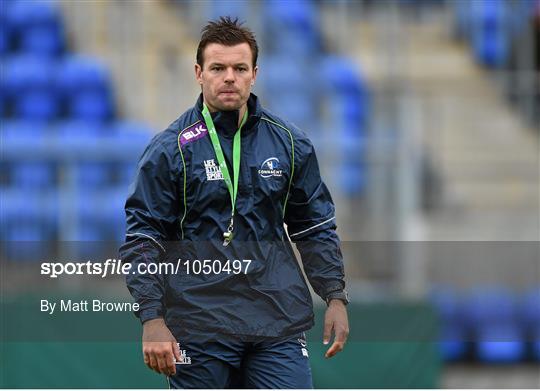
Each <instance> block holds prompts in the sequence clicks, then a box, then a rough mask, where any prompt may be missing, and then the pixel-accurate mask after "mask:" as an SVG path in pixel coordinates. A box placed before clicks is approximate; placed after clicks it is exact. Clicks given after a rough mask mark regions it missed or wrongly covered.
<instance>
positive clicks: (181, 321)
mask: <svg viewBox="0 0 540 391" xmlns="http://www.w3.org/2000/svg"><path fill="white" fill-rule="evenodd" d="M201 111H202V96H201V97H199V100H198V102H197V104H196V105H195V106H194V107H193V108H192V109H190V110H188V111H187V112H185V113H184V114H183V115H182V116H181V117H180V118H179V119H177V120H176V121H175V122H173V123H172V124H171V125H170V126H169V127H168V128H167V129H166V130H165V131H163V132H161V133H159V134H157V135H156V136H155V137H154V138H153V139H152V141H151V142H150V144H149V145H148V147H147V148H146V150H145V152H144V153H143V155H142V157H141V159H140V161H139V164H138V169H137V174H136V177H135V180H134V182H133V183H132V185H131V186H130V190H129V196H128V199H127V201H126V205H125V210H126V216H127V234H126V243H125V244H124V245H123V246H122V247H121V249H120V253H121V257H122V260H123V261H124V262H131V263H132V264H137V263H141V262H144V263H147V264H150V263H159V262H161V263H163V262H173V263H176V262H177V261H178V259H181V260H182V262H181V263H183V262H184V261H185V260H191V261H193V260H200V261H202V260H204V259H210V260H216V259H217V260H219V261H220V262H225V261H226V260H227V259H229V260H230V261H233V260H235V259H238V260H243V259H249V260H251V264H250V265H249V268H248V270H247V273H243V272H242V273H239V274H235V273H231V272H229V273H228V272H222V273H217V274H215V273H209V274H204V273H199V274H194V273H193V271H191V273H189V274H188V271H187V270H186V269H187V267H184V266H181V267H180V268H179V269H178V270H175V272H174V273H170V272H168V273H161V274H154V275H150V274H139V273H134V274H129V275H127V276H126V280H127V285H128V288H129V290H130V292H131V294H132V295H133V297H134V298H135V300H136V301H137V302H138V303H139V305H140V311H139V312H138V313H137V315H138V316H139V318H140V319H141V321H142V322H144V321H146V320H150V319H154V318H157V317H164V318H165V321H166V323H167V325H168V326H169V328H171V329H172V330H199V331H201V330H202V331H205V332H213V333H219V334H221V333H223V334H229V335H230V334H234V335H237V336H244V337H280V336H287V335H292V334H294V333H297V332H300V331H305V330H307V329H309V328H311V327H312V325H313V303H312V300H311V295H310V293H309V289H308V287H307V284H306V281H305V279H304V277H303V275H302V271H301V268H300V265H299V263H298V262H297V260H296V257H295V255H294V253H293V249H292V246H291V242H290V241H289V240H288V237H287V232H286V231H285V228H284V224H283V223H285V224H286V225H287V231H288V236H289V237H290V239H291V241H293V242H295V243H296V246H297V248H298V251H299V253H300V255H301V258H302V264H303V269H304V271H305V273H306V276H307V277H308V279H309V282H310V284H311V286H312V287H313V289H314V291H315V292H316V293H317V294H318V295H319V296H321V297H322V298H323V299H325V298H326V296H327V294H328V293H330V292H335V291H340V290H343V289H344V286H345V284H344V280H343V278H344V274H343V261H342V255H341V251H340V242H339V238H338V236H337V234H336V231H335V229H336V223H335V215H334V205H333V202H332V199H331V197H330V193H329V192H328V189H327V187H326V185H325V184H324V183H323V182H322V180H321V177H320V173H319V167H318V163H317V158H316V156H315V151H314V149H313V145H312V144H311V142H310V141H309V139H308V138H307V136H306V135H305V134H304V133H303V132H302V131H301V130H299V129H298V128H296V127H295V126H293V125H292V124H290V123H287V122H285V121H283V120H281V119H280V118H278V117H276V116H275V115H273V114H271V113H270V112H268V111H267V110H265V109H263V108H262V107H261V106H260V104H259V101H258V99H257V97H256V96H255V95H253V94H252V95H251V96H250V98H249V100H248V113H249V116H248V119H247V122H246V123H245V125H244V127H243V128H242V137H241V151H242V154H241V163H240V174H239V184H238V196H237V201H236V215H235V223H234V239H233V241H232V243H231V245H229V246H227V247H224V246H223V245H222V243H223V232H224V231H225V230H226V229H227V226H228V224H229V221H230V216H231V201H230V196H229V193H228V190H227V186H226V184H225V182H224V181H223V179H222V177H221V173H220V171H219V168H218V167H217V166H218V165H219V164H218V162H217V159H216V157H215V152H214V149H213V147H212V143H211V140H210V136H209V134H208V131H207V129H206V125H205V123H204V120H203V116H202V113H201ZM238 115H239V114H238V111H231V112H218V113H213V114H212V116H213V119H214V123H215V126H216V129H217V132H218V135H219V139H220V142H221V145H222V149H223V153H224V155H225V159H226V161H227V164H228V166H229V171H230V173H231V175H232V164H231V163H232V140H233V136H234V133H235V132H236V129H237V127H238V125H237V124H238ZM135 266H136V265H133V267H132V270H134V267H135Z"/></svg>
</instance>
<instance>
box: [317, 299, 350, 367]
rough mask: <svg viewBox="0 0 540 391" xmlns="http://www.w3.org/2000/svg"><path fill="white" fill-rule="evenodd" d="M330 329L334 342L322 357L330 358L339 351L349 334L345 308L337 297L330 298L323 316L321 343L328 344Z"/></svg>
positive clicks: (330, 335)
mask: <svg viewBox="0 0 540 391" xmlns="http://www.w3.org/2000/svg"><path fill="white" fill-rule="evenodd" d="M332 331H333V332H334V335H335V338H334V343H333V344H332V346H330V348H329V349H328V350H327V351H326V354H325V355H324V357H326V358H330V357H333V356H335V355H336V353H338V352H341V351H342V350H343V347H344V346H345V342H346V341H347V337H348V336H349V321H348V319H347V308H346V307H345V304H344V303H343V302H342V301H341V300H339V299H332V300H330V304H329V305H328V309H327V310H326V314H325V316H324V335H323V343H324V344H325V345H328V343H329V342H330V338H331V337H332Z"/></svg>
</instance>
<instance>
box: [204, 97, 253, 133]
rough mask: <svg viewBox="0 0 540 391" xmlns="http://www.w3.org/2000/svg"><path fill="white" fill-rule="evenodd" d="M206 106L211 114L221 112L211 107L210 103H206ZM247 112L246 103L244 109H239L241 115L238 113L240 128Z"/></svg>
mask: <svg viewBox="0 0 540 391" xmlns="http://www.w3.org/2000/svg"><path fill="white" fill-rule="evenodd" d="M204 104H205V105H206V107H208V110H209V111H210V112H211V113H215V112H216V111H220V110H218V109H216V108H215V107H213V106H211V105H209V104H208V103H206V101H204ZM246 110H247V103H244V104H243V105H242V107H240V109H239V113H238V124H237V125H238V127H240V124H241V123H242V118H244V114H245V113H246Z"/></svg>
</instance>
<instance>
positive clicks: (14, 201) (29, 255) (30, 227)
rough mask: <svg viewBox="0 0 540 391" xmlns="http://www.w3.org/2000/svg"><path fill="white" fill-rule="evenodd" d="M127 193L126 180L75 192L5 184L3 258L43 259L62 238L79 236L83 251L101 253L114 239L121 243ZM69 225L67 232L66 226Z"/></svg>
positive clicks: (0, 196) (0, 234) (2, 195)
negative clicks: (26, 189) (37, 190)
mask: <svg viewBox="0 0 540 391" xmlns="http://www.w3.org/2000/svg"><path fill="white" fill-rule="evenodd" d="M126 194H127V188H126V186H122V187H120V188H114V187H112V188H109V189H102V190H100V191H81V192H77V193H76V194H69V193H67V192H60V191H57V190H51V191H48V192H40V193H28V192H23V191H21V189H17V188H15V189H10V188H7V189H3V190H2V192H1V193H0V199H1V202H2V210H1V218H2V228H1V231H0V238H1V240H2V243H3V246H2V247H3V248H2V255H3V257H5V258H3V259H9V260H10V261H20V262H24V261H29V262H32V261H34V262H39V261H40V260H42V259H43V257H45V256H46V255H47V254H51V253H52V252H54V251H55V250H56V249H55V246H57V241H58V240H61V239H62V240H64V241H70V242H77V245H76V247H77V250H79V251H78V253H77V254H75V255H78V256H90V255H92V254H97V253H99V252H100V251H104V250H105V249H106V248H109V247H111V243H113V244H114V245H117V244H118V242H120V241H121V240H123V234H124V232H125V216H124V210H123V206H124V202H125V199H126ZM66 226H68V227H69V229H68V230H67V232H66V231H64V232H61V231H62V230H65V227H66ZM63 244H64V245H65V244H66V243H65V242H64V243H63Z"/></svg>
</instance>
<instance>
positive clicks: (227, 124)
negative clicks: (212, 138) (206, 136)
mask: <svg viewBox="0 0 540 391" xmlns="http://www.w3.org/2000/svg"><path fill="white" fill-rule="evenodd" d="M247 107H248V119H247V121H246V123H245V124H244V127H243V128H242V134H248V133H251V132H252V131H254V130H255V129H256V128H257V127H256V126H255V125H256V124H257V122H258V121H259V119H260V118H261V115H262V107H261V104H260V102H259V98H258V97H257V95H255V94H250V95H249V98H248V101H247ZM194 109H195V110H196V112H197V115H198V116H199V118H200V119H201V120H202V121H203V122H204V117H203V115H202V109H203V95H202V93H201V94H200V95H199V98H198V99H197V103H196V104H195V107H194ZM238 115H239V110H231V111H217V112H215V113H212V120H213V121H214V125H215V126H216V131H217V132H218V133H219V134H221V135H224V136H225V137H234V134H235V133H236V130H237V129H238Z"/></svg>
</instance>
